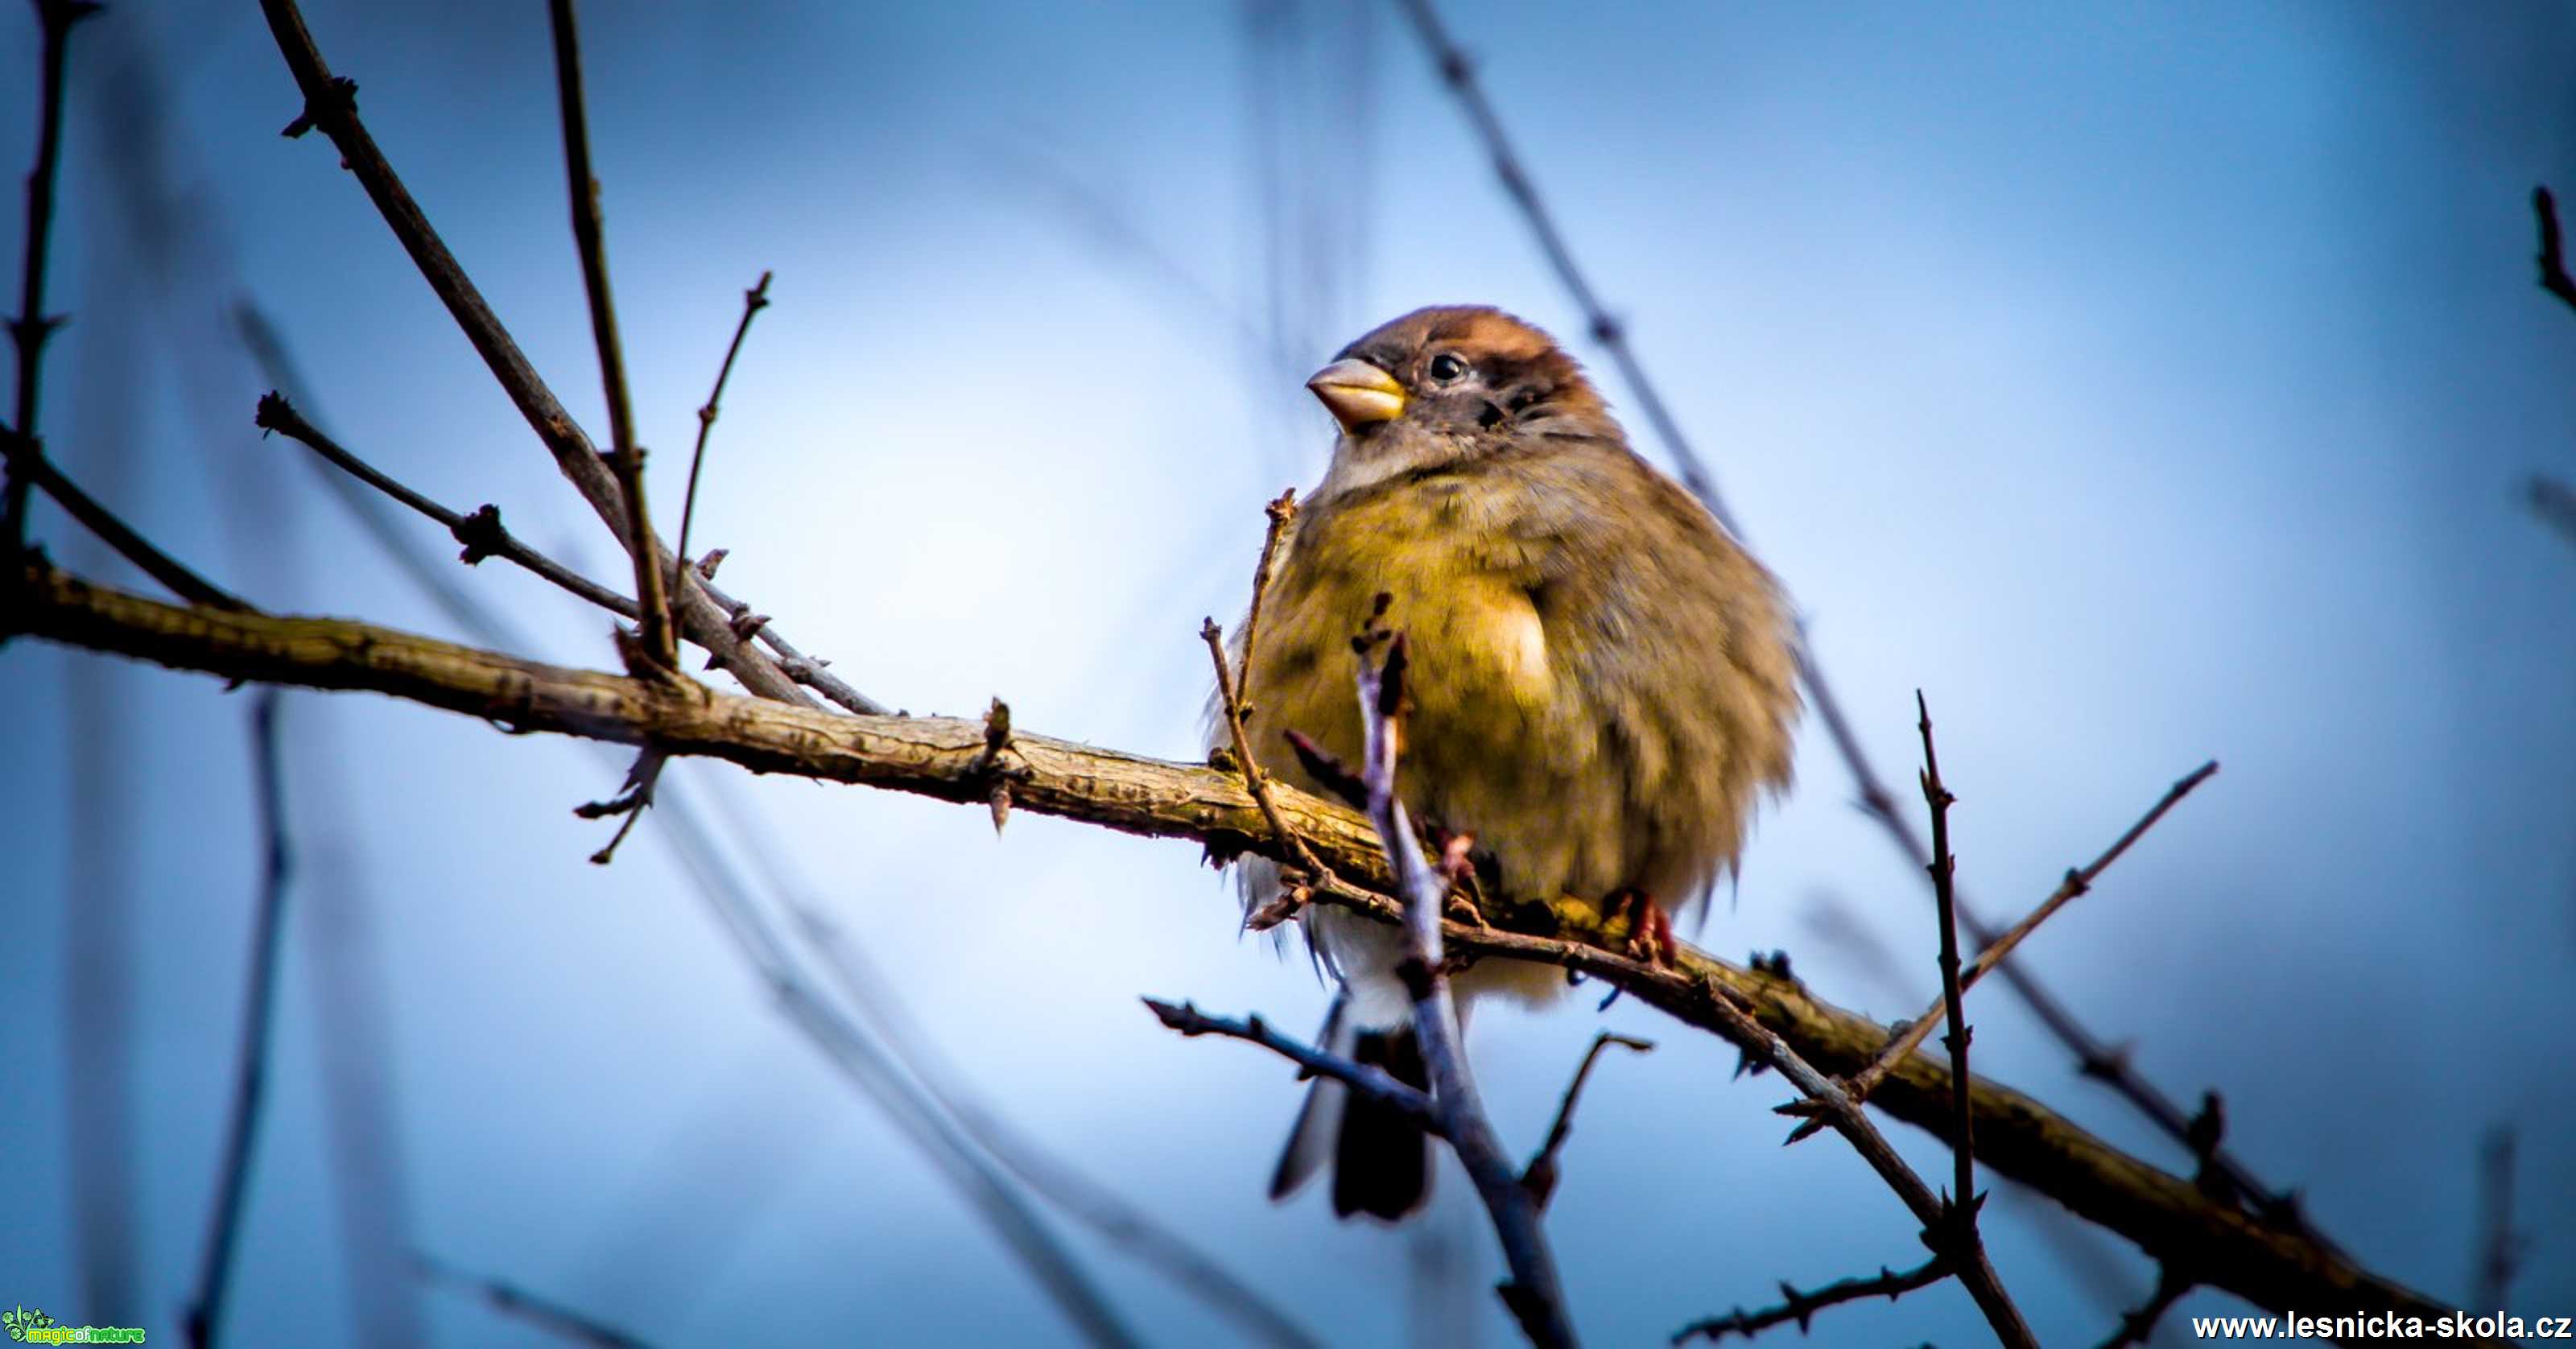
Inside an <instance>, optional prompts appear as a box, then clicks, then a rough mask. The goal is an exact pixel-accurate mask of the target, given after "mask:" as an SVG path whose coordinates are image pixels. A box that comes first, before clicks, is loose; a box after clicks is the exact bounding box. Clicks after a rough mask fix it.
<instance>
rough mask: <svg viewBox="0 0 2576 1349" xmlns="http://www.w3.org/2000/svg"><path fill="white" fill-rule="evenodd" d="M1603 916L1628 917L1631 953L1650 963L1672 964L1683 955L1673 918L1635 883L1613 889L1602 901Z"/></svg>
mask: <svg viewBox="0 0 2576 1349" xmlns="http://www.w3.org/2000/svg"><path fill="white" fill-rule="evenodd" d="M1602 908H1603V909H1604V911H1605V912H1604V915H1603V916H1604V917H1607V918H1609V919H1610V920H1612V921H1614V922H1615V921H1617V920H1618V919H1619V918H1621V917H1623V916H1624V917H1625V918H1627V920H1628V942H1627V948H1628V954H1629V955H1631V956H1634V957H1636V958H1637V959H1639V960H1642V961H1644V962H1646V963H1647V964H1649V965H1670V964H1672V963H1673V962H1674V961H1675V960H1677V959H1679V958H1680V955H1681V946H1680V944H1679V943H1677V942H1675V941H1674V940H1673V920H1672V917H1671V915H1669V914H1667V913H1665V912H1664V906H1663V905H1661V904H1658V903H1656V902H1655V897H1654V896H1653V895H1650V894H1647V893H1646V892H1645V891H1643V890H1640V889H1638V888H1637V887H1635V886H1633V885H1628V886H1622V887H1620V888H1619V889H1616V890H1613V891H1611V892H1610V894H1609V896H1608V897H1607V898H1606V899H1604V900H1603V901H1602Z"/></svg>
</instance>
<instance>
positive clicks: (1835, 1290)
mask: <svg viewBox="0 0 2576 1349" xmlns="http://www.w3.org/2000/svg"><path fill="white" fill-rule="evenodd" d="M1948 1277H1950V1268H1949V1265H1948V1264H1947V1263H1946V1262H1945V1260H1944V1257H1941V1256H1937V1255H1936V1256H1934V1257H1932V1258H1931V1259H1929V1260H1926V1261H1924V1262H1923V1263H1922V1264H1920V1265H1917V1266H1915V1267H1914V1268H1912V1269H1909V1270H1907V1271H1905V1272H1904V1273H1902V1274H1897V1273H1893V1272H1891V1271H1890V1270H1889V1269H1888V1268H1887V1266H1885V1265H1881V1266H1879V1267H1878V1274H1877V1275H1876V1276H1875V1277H1872V1278H1866V1279H1839V1280H1836V1281H1835V1282H1833V1283H1829V1284H1826V1285H1825V1286H1824V1287H1822V1288H1819V1289H1817V1290H1816V1291H1814V1292H1812V1293H1801V1292H1799V1291H1798V1289H1797V1287H1796V1286H1795V1285H1793V1284H1791V1283H1790V1282H1789V1281H1788V1280H1786V1279H1783V1280H1781V1281H1780V1297H1781V1299H1782V1301H1781V1304H1780V1305H1779V1306H1777V1307H1765V1308H1763V1309H1762V1310H1761V1311H1758V1312H1749V1311H1746V1310H1744V1309H1743V1308H1742V1307H1738V1308H1736V1309H1735V1310H1733V1311H1731V1312H1728V1313H1727V1314H1726V1315H1724V1316H1712V1317H1709V1318H1708V1319H1707V1320H1705V1321H1693V1322H1691V1323H1690V1324H1689V1325H1686V1326H1684V1327H1682V1328H1681V1329H1679V1330H1676V1331H1674V1332H1673V1343H1674V1344H1677V1345H1678V1344H1681V1343H1683V1342H1685V1341H1687V1340H1689V1339H1691V1338H1692V1337H1694V1336H1701V1337H1705V1338H1706V1339H1707V1340H1708V1342H1709V1343H1711V1344H1715V1343H1717V1342H1718V1341H1720V1340H1723V1339H1725V1338H1726V1337H1727V1336H1729V1335H1741V1336H1743V1337H1744V1338H1746V1339H1748V1340H1749V1339H1752V1338H1754V1337H1755V1336H1757V1335H1760V1334H1761V1333H1762V1332H1763V1331H1766V1330H1769V1329H1770V1328H1771V1327H1773V1326H1784V1325H1787V1324H1789V1323H1790V1322H1792V1321H1795V1322H1797V1323H1798V1333H1799V1334H1801V1335H1804V1334H1806V1333H1808V1331H1809V1329H1810V1327H1809V1325H1808V1322H1810V1321H1812V1320H1813V1319H1814V1318H1815V1315H1816V1313H1817V1312H1820V1311H1823V1310H1824V1309H1825V1308H1827V1307H1833V1306H1839V1305H1841V1304H1842V1303H1845V1302H1858V1301H1860V1300H1861V1299H1862V1298H1865V1297H1884V1298H1886V1299H1887V1300H1888V1301H1890V1302H1894V1301H1895V1300H1897V1299H1898V1298H1901V1297H1903V1296H1905V1295H1906V1294H1908V1293H1911V1292H1914V1291H1915V1290H1917V1289H1922V1288H1929V1287H1931V1286H1932V1285H1934V1284H1936V1283H1939V1282H1940V1281H1942V1280H1943V1279H1946V1278H1948Z"/></svg>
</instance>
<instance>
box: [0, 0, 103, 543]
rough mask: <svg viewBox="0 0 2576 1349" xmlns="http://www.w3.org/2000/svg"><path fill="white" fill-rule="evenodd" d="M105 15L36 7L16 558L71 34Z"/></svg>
mask: <svg viewBox="0 0 2576 1349" xmlns="http://www.w3.org/2000/svg"><path fill="white" fill-rule="evenodd" d="M98 11H99V6H97V5H95V4H91V3H89V2H88V0H36V26H37V28H38V30H39V32H40V34H41V37H40V45H39V50H38V53H37V64H38V66H39V67H40V68H41V70H42V72H43V73H42V75H41V77H40V78H39V80H38V90H37V95H36V98H37V109H38V111H37V115H36V167H35V168H34V169H33V170H31V171H30V172H29V173H28V174H27V238H26V246H25V249H24V251H23V252H22V253H21V255H20V264H21V265H20V269H19V273H18V317H17V318H15V319H13V320H11V321H10V323H9V338H10V341H11V342H12V343H13V344H15V346H16V347H17V351H18V403H17V411H16V412H15V413H13V414H12V415H11V416H10V418H9V424H10V426H12V427H14V428H15V429H16V431H17V434H16V435H14V436H10V437H6V438H0V451H5V452H6V455H5V457H6V459H7V460H8V479H7V482H6V484H5V485H0V554H6V555H10V556H14V555H16V553H17V552H18V550H19V549H20V548H22V547H24V546H26V541H27V489H28V488H29V487H31V486H33V485H34V483H33V479H32V478H31V477H30V470H29V469H28V468H26V467H24V466H22V464H21V462H20V461H21V460H22V459H24V458H26V457H27V456H28V455H29V454H30V453H31V452H33V451H34V450H35V449H36V447H37V445H38V441H37V440H36V404H37V395H38V394H40V393H41V392H43V390H44V380H43V378H42V373H43V372H42V366H43V363H44V357H45V342H46V339H48V338H50V337H52V336H53V335H54V329H55V328H57V327H59V326H61V324H62V319H61V318H59V317H57V316H55V315H51V314H47V313H46V312H45V264H46V260H47V255H48V253H49V252H50V250H51V247H52V244H53V238H54V180H55V179H56V178H57V177H58V176H59V175H60V171H61V168H62V162H63V65H64V63H65V61H66V60H67V59H68V58H69V56H70V49H71V34H72V29H73V27H74V26H76V25H77V24H79V23H80V21H81V20H83V19H86V18H88V17H89V16H90V15H92V14H96V13H97V12H98Z"/></svg>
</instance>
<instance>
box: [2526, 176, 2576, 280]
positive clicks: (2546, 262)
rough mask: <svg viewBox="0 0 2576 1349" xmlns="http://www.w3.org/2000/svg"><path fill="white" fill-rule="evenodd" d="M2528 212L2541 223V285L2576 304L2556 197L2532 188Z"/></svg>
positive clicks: (2545, 190) (2546, 191) (2547, 190)
mask: <svg viewBox="0 0 2576 1349" xmlns="http://www.w3.org/2000/svg"><path fill="white" fill-rule="evenodd" d="M2531 213H2532V214H2533V215H2534V216H2537V217H2539V224H2540V288H2541V289H2542V290H2545V291H2548V292H2549V293H2550V294H2552V295H2555V296H2557V297H2558V298H2559V299H2561V300H2565V301H2566V302H2567V303H2568V304H2570V305H2576V278H2571V277H2569V276H2568V275H2567V245H2566V243H2565V241H2564V240H2563V239H2562V238H2561V237H2560V235H2559V233H2558V198H2556V197H2554V196H2552V195H2550V192H2549V189H2548V188H2545V187H2535V188H2533V189H2531Z"/></svg>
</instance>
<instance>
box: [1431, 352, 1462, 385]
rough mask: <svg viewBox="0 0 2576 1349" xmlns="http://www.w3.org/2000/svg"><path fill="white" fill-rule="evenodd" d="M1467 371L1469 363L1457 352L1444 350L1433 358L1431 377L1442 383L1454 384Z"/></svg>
mask: <svg viewBox="0 0 2576 1349" xmlns="http://www.w3.org/2000/svg"><path fill="white" fill-rule="evenodd" d="M1466 373H1467V363H1466V362H1465V361H1464V360H1461V359H1459V357H1458V355H1457V353H1455V352H1449V351H1444V352H1442V353H1440V354H1439V355H1437V356H1434V357H1432V358H1431V377H1432V378H1433V379H1435V380H1438V381H1439V382H1440V383H1442V384H1454V383H1456V382H1458V380H1459V379H1460V378H1462V377H1464V376H1465V375H1466Z"/></svg>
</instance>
